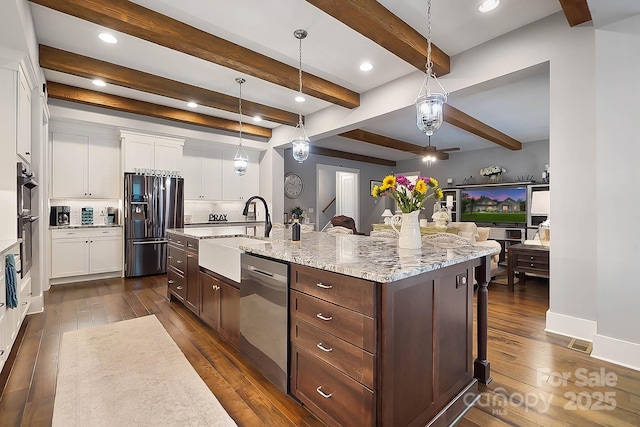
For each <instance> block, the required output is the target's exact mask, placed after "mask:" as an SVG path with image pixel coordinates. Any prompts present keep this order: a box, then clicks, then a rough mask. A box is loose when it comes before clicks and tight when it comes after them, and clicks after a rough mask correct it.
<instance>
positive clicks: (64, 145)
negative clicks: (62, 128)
mask: <svg viewBox="0 0 640 427" xmlns="http://www.w3.org/2000/svg"><path fill="white" fill-rule="evenodd" d="M88 144H89V138H88V137H86V136H82V135H72V134H68V133H59V132H54V133H53V134H52V138H51V165H52V176H51V197H54V198H64V197H85V196H88V194H87V193H88V192H87V173H88V163H87V147H88Z"/></svg>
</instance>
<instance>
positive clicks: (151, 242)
mask: <svg viewBox="0 0 640 427" xmlns="http://www.w3.org/2000/svg"><path fill="white" fill-rule="evenodd" d="M160 243H169V241H168V240H149V241H146V242H133V244H134V245H158V244H160Z"/></svg>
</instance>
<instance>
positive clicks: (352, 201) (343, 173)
mask: <svg viewBox="0 0 640 427" xmlns="http://www.w3.org/2000/svg"><path fill="white" fill-rule="evenodd" d="M316 176H317V177H318V185H317V188H316V206H317V207H318V210H317V212H316V224H318V227H317V230H322V229H323V228H324V227H325V226H326V224H327V223H329V222H330V221H331V218H333V217H334V216H336V215H345V216H348V217H351V218H353V220H354V221H355V224H356V228H358V229H360V223H359V221H360V170H359V169H351V168H345V167H342V166H331V165H322V164H318V165H316Z"/></svg>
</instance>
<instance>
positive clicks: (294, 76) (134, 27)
mask: <svg viewBox="0 0 640 427" xmlns="http://www.w3.org/2000/svg"><path fill="white" fill-rule="evenodd" d="M31 2H32V3H35V4H39V5H41V6H45V7H48V8H50V9H53V10H57V11H58V12H62V13H66V14H68V15H71V16H75V17H77V18H80V19H84V20H86V21H89V22H93V23H94V24H98V25H102V26H105V27H107V28H111V29H113V30H115V31H120V32H122V33H125V34H129V35H131V36H134V37H138V38H140V39H144V40H147V41H149V42H151V43H155V44H158V45H161V46H164V47H167V48H169V49H173V50H176V51H180V52H183V53H186V54H187V55H191V56H195V57H197V58H200V59H203V60H205V61H209V62H212V63H215V64H218V65H221V66H223V67H227V68H230V69H233V70H236V71H238V72H240V73H244V74H247V75H250V76H253V77H256V78H259V79H261V80H265V81H267V82H270V83H273V84H276V85H279V86H283V87H286V88H289V89H291V90H294V91H298V88H299V81H298V69H297V68H296V67H292V66H290V65H287V64H285V63H282V62H280V61H276V60H275V59H272V58H269V57H268V56H266V55H262V54H260V53H257V52H254V51H252V50H249V49H247V48H244V47H242V46H240V45H237V44H235V43H232V42H230V41H227V40H224V39H222V38H220V37H217V36H214V35H213V34H209V33H207V32H204V31H202V30H199V29H197V28H195V27H192V26H190V25H187V24H185V23H183V22H180V21H178V20H175V19H173V18H170V17H168V16H166V15H162V14H160V13H158V12H155V11H153V10H151V9H147V8H145V7H142V6H140V5H138V4H136V3H134V2H132V1H125V0H114V1H109V2H105V1H104V0H31ZM294 42H297V40H295V38H294V37H293V32H292V34H291V43H294ZM302 81H303V92H304V93H306V94H308V95H310V96H313V97H315V98H319V99H323V100H325V101H327V102H331V103H333V104H337V105H341V106H343V107H346V108H356V107H358V106H359V105H360V95H359V94H358V93H356V92H354V91H352V90H349V89H347V88H345V87H342V86H339V85H337V84H335V83H332V82H330V81H327V80H324V79H322V78H320V77H317V76H314V75H312V74H309V73H304V72H303V74H302Z"/></svg>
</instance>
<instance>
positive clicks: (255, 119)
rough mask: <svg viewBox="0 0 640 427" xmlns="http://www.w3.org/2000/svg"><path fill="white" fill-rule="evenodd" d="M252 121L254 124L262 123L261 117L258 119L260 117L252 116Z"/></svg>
mask: <svg viewBox="0 0 640 427" xmlns="http://www.w3.org/2000/svg"><path fill="white" fill-rule="evenodd" d="M253 121H254V122H261V121H262V117H260V116H253Z"/></svg>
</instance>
